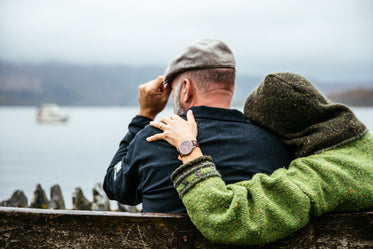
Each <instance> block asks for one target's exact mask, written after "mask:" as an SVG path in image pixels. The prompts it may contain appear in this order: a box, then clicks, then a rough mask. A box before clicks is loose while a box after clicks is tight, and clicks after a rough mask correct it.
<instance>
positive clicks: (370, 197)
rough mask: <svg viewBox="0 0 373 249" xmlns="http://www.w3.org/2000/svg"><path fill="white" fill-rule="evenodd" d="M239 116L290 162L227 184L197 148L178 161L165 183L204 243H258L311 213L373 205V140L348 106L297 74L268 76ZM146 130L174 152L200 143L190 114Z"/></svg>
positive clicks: (280, 233)
mask: <svg viewBox="0 0 373 249" xmlns="http://www.w3.org/2000/svg"><path fill="white" fill-rule="evenodd" d="M244 113H245V116H246V117H247V118H248V119H250V120H251V121H252V122H254V123H255V124H257V125H259V126H262V127H264V128H266V129H268V130H269V131H271V132H273V133H275V134H276V135H277V136H278V137H279V138H280V139H281V140H282V142H283V143H285V144H286V145H287V146H289V147H290V148H292V149H293V151H294V155H295V158H296V159H294V160H293V161H292V162H291V164H290V165H289V167H288V168H287V169H286V168H281V169H278V170H276V171H274V172H273V173H272V174H271V175H265V174H261V173H258V174H256V175H254V176H253V178H252V179H250V180H247V181H242V182H238V183H234V184H229V185H226V184H225V183H224V181H223V180H222V179H221V177H219V173H218V171H217V170H216V167H215V165H214V163H213V161H212V158H211V157H209V156H203V154H202V151H203V148H198V147H196V148H195V149H194V150H193V151H192V152H191V153H190V154H189V155H187V156H183V157H182V158H181V160H182V162H183V165H181V166H180V167H179V168H178V169H177V170H175V172H174V173H173V174H172V176H171V179H172V181H173V182H174V186H175V188H176V189H177V191H178V193H179V196H180V197H181V199H182V201H183V203H184V205H185V207H186V209H187V212H188V214H189V216H190V219H191V221H192V222H193V223H194V224H195V226H196V227H197V229H198V230H200V232H201V233H202V234H203V235H204V236H205V237H206V238H207V239H209V240H211V241H213V242H217V243H224V244H237V245H261V244H266V243H271V242H274V241H276V240H279V239H281V238H284V237H286V236H287V235H289V234H291V233H293V232H294V231H296V230H299V229H300V228H302V227H304V226H305V225H306V224H307V223H308V222H309V221H310V219H311V217H312V216H320V215H322V214H325V213H328V212H344V211H357V210H364V209H370V208H373V136H372V133H370V132H369V131H368V129H367V128H366V127H365V126H364V124H362V123H361V122H360V121H359V120H358V119H357V118H356V117H355V115H354V113H353V112H352V111H351V110H350V109H349V108H348V107H347V106H344V105H342V104H336V103H332V102H331V101H330V100H328V99H327V98H326V97H324V96H323V95H322V94H321V93H320V92H319V91H318V89H317V88H316V87H315V86H314V85H313V84H312V83H311V82H309V81H308V80H307V79H305V78H304V77H302V76H300V75H297V74H293V73H274V74H269V75H267V76H266V77H265V79H264V81H263V82H262V83H260V84H259V85H258V87H257V88H256V89H255V90H254V91H253V92H252V93H251V94H250V95H249V97H248V99H247V101H246V103H245V107H244ZM151 125H152V126H154V127H157V128H161V130H163V133H159V134H157V135H155V136H152V137H149V138H148V141H149V142H151V141H155V140H159V139H164V140H166V141H168V142H169V143H170V144H172V145H173V146H175V148H178V146H180V144H181V142H182V141H183V140H189V139H197V140H198V136H197V133H198V131H197V124H196V123H195V121H194V117H193V114H192V112H188V114H187V120H186V121H185V120H183V119H182V118H180V117H178V116H171V117H170V118H168V117H166V118H163V119H162V120H161V122H151ZM243 149H244V148H243ZM222 153H224V151H222Z"/></svg>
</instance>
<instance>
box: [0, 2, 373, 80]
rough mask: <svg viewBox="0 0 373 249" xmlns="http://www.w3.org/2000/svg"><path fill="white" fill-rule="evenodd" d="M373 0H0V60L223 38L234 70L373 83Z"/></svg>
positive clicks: (158, 61)
mask: <svg viewBox="0 0 373 249" xmlns="http://www.w3.org/2000/svg"><path fill="white" fill-rule="evenodd" d="M372 11H373V1H371V0H303V1H301V0H258V1H248V0H227V1H222V0H188V1H186V0H160V1H155V0H149V1H145V0H133V1H128V0H0V59H1V60H6V61H13V62H45V61H62V62H72V63H83V64H117V63H120V64H129V65H135V66H137V65H160V66H164V67H166V66H167V65H168V63H169V61H170V60H171V59H172V58H173V57H174V56H175V55H177V54H178V53H180V52H181V50H182V49H183V48H184V47H185V46H186V45H188V44H190V43H191V42H194V41H196V40H199V39H202V38H217V39H221V40H223V41H225V42H226V43H227V44H228V45H229V46H230V47H231V49H232V50H233V51H234V53H235V55H236V59H237V71H238V73H241V74H254V75H259V76H261V75H263V76H264V75H265V74H267V73H269V72H274V71H292V72H297V73H301V74H303V75H304V76H306V77H311V78H314V79H320V80H323V81H333V82H335V81H371V82H373V15H372Z"/></svg>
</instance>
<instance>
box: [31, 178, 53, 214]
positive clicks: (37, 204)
mask: <svg viewBox="0 0 373 249" xmlns="http://www.w3.org/2000/svg"><path fill="white" fill-rule="evenodd" d="M30 207H31V208H43V209H48V208H49V201H48V197H47V195H46V194H45V191H44V190H43V189H42V187H41V185H40V184H38V185H36V189H35V191H34V196H33V197H32V200H31V205H30Z"/></svg>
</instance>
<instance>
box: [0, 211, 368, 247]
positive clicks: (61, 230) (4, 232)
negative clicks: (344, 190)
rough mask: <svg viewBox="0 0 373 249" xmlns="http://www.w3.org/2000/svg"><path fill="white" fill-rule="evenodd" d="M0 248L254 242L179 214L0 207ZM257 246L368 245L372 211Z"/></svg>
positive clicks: (335, 216)
mask: <svg viewBox="0 0 373 249" xmlns="http://www.w3.org/2000/svg"><path fill="white" fill-rule="evenodd" d="M0 248H131V249H133V248H155V249H163V248H164V249H169V248H181V249H183V248H209V249H211V248H212V249H214V248H219V249H221V248H223V249H224V248H258V247H253V246H251V247H249V246H247V247H243V246H241V247H239V246H231V245H221V244H213V243H211V242H210V241H208V240H207V239H205V238H204V237H203V236H202V235H201V234H200V233H199V231H197V229H196V228H195V227H194V225H193V224H192V223H191V222H190V220H189V218H188V216H187V215H184V214H149V213H146V214H142V213H123V212H99V211H73V210H46V209H31V208H5V207H0ZM260 248H262V249H266V248H276V249H277V248H373V211H366V212H358V213H332V214H326V215H323V216H321V217H317V218H313V219H312V220H311V222H310V223H309V224H308V225H307V226H306V227H304V228H303V229H301V230H299V231H297V232H295V233H293V234H291V235H290V236H288V237H287V238H285V239H282V240H280V241H277V242H275V243H272V244H267V245H264V246H261V247H260Z"/></svg>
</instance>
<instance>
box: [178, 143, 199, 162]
mask: <svg viewBox="0 0 373 249" xmlns="http://www.w3.org/2000/svg"><path fill="white" fill-rule="evenodd" d="M201 156H203V154H202V151H201V148H199V147H196V148H194V149H193V151H192V152H191V153H190V154H189V155H186V156H183V157H181V156H179V160H180V161H182V162H183V164H185V163H187V162H190V161H192V160H194V159H196V158H198V157H201Z"/></svg>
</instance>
